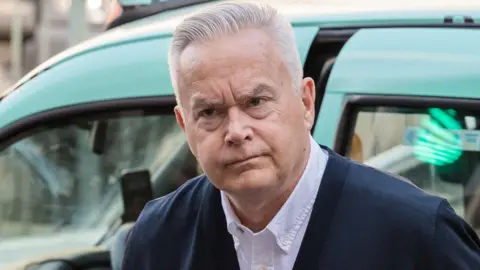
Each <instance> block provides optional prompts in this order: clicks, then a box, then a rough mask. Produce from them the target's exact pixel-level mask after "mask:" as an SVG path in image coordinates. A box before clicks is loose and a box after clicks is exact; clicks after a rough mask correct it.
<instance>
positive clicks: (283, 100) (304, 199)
mask: <svg viewBox="0 0 480 270" xmlns="http://www.w3.org/2000/svg"><path fill="white" fill-rule="evenodd" d="M170 67H171V75H172V82H173V86H174V88H175V91H176V97H177V102H178V106H177V107H176V108H175V114H176V116H177V120H178V124H179V125H180V126H181V128H182V129H183V130H184V131H185V134H186V137H187V141H188V144H189V146H190V149H191V151H192V153H193V154H194V155H195V156H196V158H197V160H198V162H199V164H200V166H201V167H202V169H203V171H204V172H205V175H202V176H199V177H197V178H195V179H192V180H190V181H189V182H187V183H186V184H184V185H183V186H182V187H180V188H179V189H178V190H177V191H175V192H173V193H171V194H169V195H166V196H165V197H162V198H159V199H157V200H154V201H152V202H149V203H148V204H147V206H146V207H145V209H144V210H143V212H142V214H141V216H140V217H139V219H138V221H137V224H136V225H135V227H134V229H133V230H132V232H131V234H130V239H129V243H128V247H127V249H126V253H125V257H124V264H123V267H124V269H125V270H130V269H131V270H133V269H422V270H423V269H480V248H479V246H480V241H479V239H478V238H477V236H476V234H475V232H474V231H473V230H472V229H471V228H470V227H469V226H468V225H467V224H466V223H465V222H464V221H463V220H462V219H461V218H460V217H458V216H457V215H455V213H454V212H453V211H452V209H451V208H450V206H449V205H448V203H447V202H446V201H445V200H442V199H440V198H437V197H433V196H430V195H427V194H426V193H424V192H422V191H421V190H419V189H418V188H416V187H415V186H413V185H411V184H410V183H408V182H406V181H402V180H399V179H397V178H395V177H393V176H390V175H388V174H384V173H382V172H379V171H376V170H374V169H372V168H368V167H365V166H362V165H359V164H357V163H354V162H353V161H350V160H347V159H345V158H343V157H341V156H339V155H337V154H335V153H334V152H333V151H331V150H330V149H328V148H327V147H323V146H322V147H320V146H318V145H317V144H316V143H315V141H314V140H313V139H312V137H311V136H310V130H311V128H312V124H313V121H314V116H315V111H314V103H315V102H314V100H315V85H314V81H313V80H312V79H311V78H303V79H302V77H303V74H302V66H301V63H300V60H299V56H298V54H297V51H296V44H295V40H294V36H293V31H292V29H291V26H290V24H289V23H288V21H287V20H286V19H285V18H283V17H282V16H281V15H280V14H278V13H277V11H276V10H275V9H273V8H272V7H269V6H258V5H255V4H249V3H237V4H235V3H227V4H220V5H217V6H215V7H213V8H210V9H207V10H204V11H202V12H199V13H197V14H196V15H193V16H191V17H189V18H186V19H185V20H184V21H183V22H182V23H181V24H180V25H179V26H178V27H177V29H176V31H175V32H174V36H173V41H172V46H171V50H170ZM320 124H321V123H320Z"/></svg>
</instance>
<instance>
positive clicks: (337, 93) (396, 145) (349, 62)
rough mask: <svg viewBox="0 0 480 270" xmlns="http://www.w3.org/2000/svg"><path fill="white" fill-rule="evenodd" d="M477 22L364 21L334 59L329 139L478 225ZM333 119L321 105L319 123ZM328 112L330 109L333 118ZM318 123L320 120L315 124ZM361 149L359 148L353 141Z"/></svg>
mask: <svg viewBox="0 0 480 270" xmlns="http://www.w3.org/2000/svg"><path fill="white" fill-rule="evenodd" d="M475 44H480V29H478V28H471V29H462V28H429V27H413V28H409V27H404V28H395V29H363V30H360V31H358V32H357V33H356V34H355V35H353V36H352V37H351V38H350V39H349V41H348V43H347V44H346V45H345V46H344V47H343V49H342V51H341V52H340V54H339V55H338V57H337V58H336V62H335V66H334V67H333V69H332V72H331V75H330V78H329V82H328V85H327V89H326V96H325V98H324V103H325V102H326V100H330V102H329V103H330V104H331V103H335V104H336V105H339V106H338V107H339V109H338V111H340V112H341V113H340V114H338V115H337V114H334V115H335V117H336V121H333V122H334V123H333V124H331V125H335V131H333V130H329V131H324V133H328V134H327V135H328V136H325V138H326V139H331V140H330V141H326V143H331V145H332V146H333V147H334V149H335V150H336V151H337V152H339V153H340V154H342V155H345V156H347V157H353V156H354V155H359V153H360V157H358V156H357V157H356V158H355V159H357V160H359V161H360V162H362V163H364V164H367V165H369V166H372V167H375V168H377V169H380V170H384V171H388V172H390V173H394V174H397V175H400V176H404V177H406V178H408V179H409V180H411V181H412V182H413V183H414V184H415V185H417V186H418V187H420V188H422V189H424V190H425V191H427V192H430V193H433V194H435V195H438V196H441V197H444V198H446V199H447V200H448V201H449V202H450V204H451V205H452V206H453V208H454V209H455V211H456V212H457V213H458V214H459V215H460V216H462V217H464V218H465V219H466V221H467V222H469V223H470V224H471V225H472V226H473V227H474V228H476V229H477V230H478V229H480V197H479V196H478V194H479V192H480V181H479V180H480V121H479V120H480V94H479V92H478V91H476V90H475V89H476V88H477V86H478V85H479V83H480V49H479V48H478V46H476V45H475ZM327 118H329V115H328V114H327V112H323V111H321V112H320V115H319V120H318V121H319V123H324V120H322V119H327ZM330 119H331V116H330ZM318 128H319V127H318ZM354 148H355V149H354Z"/></svg>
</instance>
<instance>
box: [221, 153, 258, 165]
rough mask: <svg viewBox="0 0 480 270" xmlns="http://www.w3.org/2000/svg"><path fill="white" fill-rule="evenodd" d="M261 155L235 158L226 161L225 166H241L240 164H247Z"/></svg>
mask: <svg viewBox="0 0 480 270" xmlns="http://www.w3.org/2000/svg"><path fill="white" fill-rule="evenodd" d="M259 157H261V155H257V156H251V157H248V158H246V159H239V160H235V161H232V162H228V163H226V164H225V166H226V167H236V166H241V165H244V164H247V163H249V162H251V161H253V160H255V159H257V158H259Z"/></svg>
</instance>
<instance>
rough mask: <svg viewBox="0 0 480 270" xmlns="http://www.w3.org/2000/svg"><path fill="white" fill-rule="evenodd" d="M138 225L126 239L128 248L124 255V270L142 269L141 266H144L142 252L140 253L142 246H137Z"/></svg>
mask: <svg viewBox="0 0 480 270" xmlns="http://www.w3.org/2000/svg"><path fill="white" fill-rule="evenodd" d="M136 226H137V225H135V226H134V227H133V228H132V230H130V232H129V233H128V235H127V237H126V247H125V253H124V254H123V261H122V270H134V269H142V267H140V265H142V264H143V258H141V256H140V255H141V254H142V252H139V251H140V250H139V249H141V246H138V245H136V242H137V239H136V238H137V237H138V236H136V235H135V234H136V233H135V232H134V230H135V229H136V228H135V227H136Z"/></svg>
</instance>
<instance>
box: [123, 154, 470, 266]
mask: <svg viewBox="0 0 480 270" xmlns="http://www.w3.org/2000/svg"><path fill="white" fill-rule="evenodd" d="M322 148H324V149H326V150H327V151H328V152H329V160H328V163H327V166H326V169H325V174H324V176H323V179H322V183H321V185H320V189H319V191H318V195H317V199H316V201H315V204H314V207H313V209H312V215H311V218H310V221H309V223H308V227H307V231H306V233H305V236H304V238H303V241H302V245H301V247H300V251H299V254H298V256H297V259H296V261H295V265H294V269H308V270H311V269H329V270H330V269H332V270H334V269H348V270H351V269H355V270H361V269H365V270H372V269H375V270H377V269H388V270H392V269H402V270H408V269H419V270H426V269H445V270H447V269H448V270H453V269H455V270H458V269H480V241H479V238H478V236H477V234H476V233H475V232H474V230H473V229H472V228H471V227H470V226H469V225H468V224H467V223H466V222H465V221H464V220H463V219H462V218H460V217H459V216H457V215H456V214H455V212H454V210H453V209H452V208H451V207H450V205H449V204H448V202H447V201H446V200H444V199H442V198H439V197H436V196H432V195H429V194H427V193H425V192H423V191H422V190H420V189H419V188H417V187H416V186H414V185H413V184H411V183H410V182H408V181H404V180H401V179H400V178H397V177H395V176H392V175H389V174H386V173H383V172H380V171H378V170H375V169H373V168H370V167H367V166H363V165H360V164H357V163H355V162H353V161H351V160H349V159H346V158H344V157H341V156H340V155H338V154H336V153H334V152H333V151H331V150H330V149H328V148H326V147H323V146H322ZM123 269H124V270H147V269H149V270H153V269H158V270H160V269H166V270H174V269H175V270H177V269H202V270H204V269H209V270H214V269H229V270H230V269H239V266H238V260H237V257H236V252H235V249H234V244H233V240H232V236H231V235H230V234H229V233H228V231H227V228H226V221H225V215H224V213H223V209H222V206H221V201H220V191H219V190H218V189H216V188H215V187H214V186H213V185H212V184H211V183H210V181H209V179H208V178H207V177H206V176H204V175H202V176H199V177H197V178H194V179H192V180H189V181H188V182H187V183H185V184H184V185H183V186H182V187H180V188H179V189H178V190H176V191H175V192H173V193H170V194H168V195H166V196H164V197H161V198H159V199H156V200H153V201H151V202H149V203H148V204H147V205H146V206H145V209H144V210H143V212H142V214H141V215H140V217H139V219H138V221H137V223H136V225H135V226H134V228H133V230H132V232H131V234H130V237H129V241H128V244H127V248H126V252H125V255H124V260H123Z"/></svg>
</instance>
